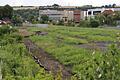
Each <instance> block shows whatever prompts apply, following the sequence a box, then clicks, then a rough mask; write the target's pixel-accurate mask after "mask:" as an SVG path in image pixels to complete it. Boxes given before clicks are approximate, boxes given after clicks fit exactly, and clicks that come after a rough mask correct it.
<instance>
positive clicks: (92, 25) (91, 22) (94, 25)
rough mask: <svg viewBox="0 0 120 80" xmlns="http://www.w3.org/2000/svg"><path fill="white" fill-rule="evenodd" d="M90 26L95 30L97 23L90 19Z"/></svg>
mask: <svg viewBox="0 0 120 80" xmlns="http://www.w3.org/2000/svg"><path fill="white" fill-rule="evenodd" d="M90 26H91V27H93V28H97V27H98V26H99V21H97V20H95V19H91V20H90Z"/></svg>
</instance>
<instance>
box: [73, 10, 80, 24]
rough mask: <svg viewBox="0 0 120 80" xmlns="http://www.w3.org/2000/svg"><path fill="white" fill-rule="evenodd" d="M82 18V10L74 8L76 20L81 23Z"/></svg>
mask: <svg viewBox="0 0 120 80" xmlns="http://www.w3.org/2000/svg"><path fill="white" fill-rule="evenodd" d="M80 20H81V11H80V10H74V22H75V23H79V22H80Z"/></svg>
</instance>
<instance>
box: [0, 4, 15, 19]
mask: <svg viewBox="0 0 120 80" xmlns="http://www.w3.org/2000/svg"><path fill="white" fill-rule="evenodd" d="M12 15H13V8H12V7H11V6H9V5H5V6H4V7H0V19H6V18H7V19H11V18H12Z"/></svg>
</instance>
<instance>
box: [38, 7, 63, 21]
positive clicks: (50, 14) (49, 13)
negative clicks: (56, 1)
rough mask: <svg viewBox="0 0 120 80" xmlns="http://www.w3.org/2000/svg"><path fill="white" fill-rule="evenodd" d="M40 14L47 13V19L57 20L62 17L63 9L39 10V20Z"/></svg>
mask: <svg viewBox="0 0 120 80" xmlns="http://www.w3.org/2000/svg"><path fill="white" fill-rule="evenodd" d="M42 15H47V16H48V17H49V20H52V21H55V22H57V21H59V20H61V19H62V16H63V11H58V10H49V9H48V10H39V19H40V20H41V16H42Z"/></svg>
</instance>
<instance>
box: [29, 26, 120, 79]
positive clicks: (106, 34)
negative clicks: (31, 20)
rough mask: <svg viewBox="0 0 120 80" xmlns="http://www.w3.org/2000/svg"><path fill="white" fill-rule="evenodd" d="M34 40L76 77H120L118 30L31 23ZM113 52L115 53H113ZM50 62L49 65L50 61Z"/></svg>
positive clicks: (119, 31) (30, 29)
mask: <svg viewBox="0 0 120 80" xmlns="http://www.w3.org/2000/svg"><path fill="white" fill-rule="evenodd" d="M28 31H30V32H34V33H36V35H33V36H31V37H30V38H31V39H32V41H33V42H35V43H36V44H37V45H38V46H40V47H42V48H43V49H44V50H45V51H47V52H48V53H49V54H51V55H52V56H54V57H55V58H56V59H57V60H58V61H60V62H61V63H62V64H64V65H65V66H66V67H68V68H70V69H71V70H72V72H73V73H75V74H76V75H77V76H78V77H79V79H83V80H85V79H87V80H90V79H97V80H98V79H101V80H105V79H106V80H111V79H113V80H118V79H120V77H119V74H120V59H119V57H120V55H119V54H118V53H119V52H120V51H119V49H118V48H116V47H117V46H116V45H117V44H119V42H118V41H119V40H117V37H118V36H119V33H120V30H117V29H110V28H79V27H63V26H59V27H58V26H52V27H48V28H36V27H30V28H28ZM115 54H116V55H115ZM51 66H52V65H51Z"/></svg>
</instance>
